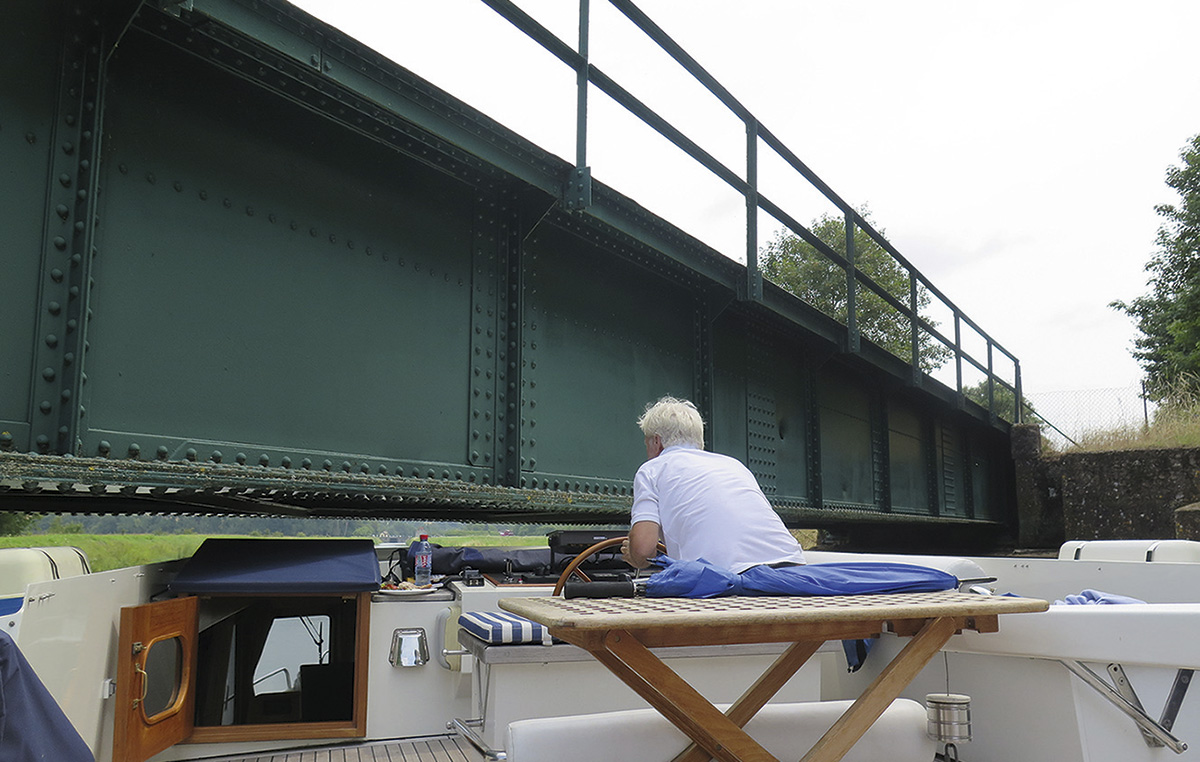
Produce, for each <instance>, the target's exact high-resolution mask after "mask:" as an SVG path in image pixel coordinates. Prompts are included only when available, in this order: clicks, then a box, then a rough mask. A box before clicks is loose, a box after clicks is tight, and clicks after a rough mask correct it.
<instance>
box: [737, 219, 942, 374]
mask: <svg viewBox="0 0 1200 762" xmlns="http://www.w3.org/2000/svg"><path fill="white" fill-rule="evenodd" d="M860 214H861V215H862V217H863V219H865V220H867V221H868V222H870V212H868V211H866V210H863V211H862V212H861V213H860ZM810 230H811V231H812V232H813V234H815V235H816V236H817V238H819V239H820V240H821V241H823V242H824V243H826V244H828V245H829V247H830V248H831V249H833V250H834V251H836V252H837V253H838V254H840V255H841V256H843V257H845V256H846V221H845V219H843V218H841V217H835V216H831V215H829V214H825V215H822V216H821V217H820V218H819V219H817V220H814V221H813V223H812V226H811V227H810ZM880 232H881V233H882V231H880ZM759 266H760V269H761V270H762V274H763V276H764V277H766V278H768V279H770V280H772V281H774V282H775V283H776V284H778V285H779V286H782V287H783V288H784V289H786V290H788V291H790V292H791V293H793V294H795V295H796V296H798V297H800V298H801V299H803V300H804V301H805V302H807V303H808V304H810V305H812V306H813V307H816V308H817V309H819V310H820V311H821V312H824V313H825V314H826V315H829V316H830V317H832V318H834V319H836V320H839V321H841V322H843V323H846V322H847V315H846V303H847V299H846V294H847V291H846V271H845V270H844V269H842V268H841V267H840V266H839V265H838V264H836V263H834V262H833V261H832V260H830V259H829V258H828V257H826V256H825V255H824V254H822V253H821V252H820V251H818V250H817V248H816V247H815V246H813V245H812V244H810V243H809V242H807V241H805V240H804V239H802V238H800V237H799V236H796V235H793V234H792V233H789V232H787V231H786V230H782V229H781V230H779V231H778V232H777V233H776V234H775V238H773V239H772V240H771V241H770V242H769V243H768V244H767V246H766V248H765V249H763V250H762V251H761V252H760V257H759ZM854 266H855V269H857V270H859V271H860V272H862V273H863V274H865V275H866V276H867V277H869V278H870V279H871V280H873V281H875V283H877V284H879V286H880V287H881V288H883V289H884V290H885V291H887V293H888V294H890V295H891V296H893V297H894V298H895V299H897V300H898V301H900V302H901V303H902V304H906V305H907V304H909V282H908V271H907V270H905V268H904V267H902V266H901V265H900V263H899V262H897V261H896V260H895V259H893V258H892V257H891V255H890V254H888V253H887V251H885V250H884V249H883V247H882V246H880V245H879V244H878V243H877V242H876V241H875V239H874V238H872V237H871V236H870V235H869V234H868V233H867V232H866V231H864V230H862V229H858V228H856V229H855V231H854ZM930 301H931V299H930V296H929V293H928V292H927V291H926V290H925V288H924V286H920V285H918V287H917V312H918V314H921V315H922V317H923V318H925V320H926V321H927V322H929V323H930V324H931V325H935V326H936V325H937V323H936V322H934V321H932V320H930V319H929V318H928V317H926V316H925V315H924V314H922V313H923V311H924V310H925V308H927V307H928V306H929V304H930ZM854 313H855V321H856V325H857V326H858V330H859V332H860V333H861V334H862V335H863V336H864V337H865V338H867V339H869V340H871V341H872V342H874V343H875V344H878V345H879V346H881V347H883V348H884V349H886V350H887V351H889V352H891V353H892V354H894V355H896V356H897V357H901V358H903V359H905V360H911V359H912V321H911V320H910V319H909V318H908V316H907V315H905V314H903V313H901V312H899V311H898V310H896V308H895V307H893V306H892V305H890V304H888V303H887V302H886V301H884V300H883V299H882V298H881V297H880V296H879V295H878V294H876V293H875V292H874V291H872V290H870V288H869V287H867V286H864V285H862V283H861V282H860V283H859V285H858V288H857V289H856V290H855V309H854ZM917 344H918V348H919V355H920V363H921V369H922V370H923V371H925V372H926V373H929V372H931V371H933V370H935V369H937V368H939V367H941V366H942V365H943V364H944V363H945V362H946V360H947V359H948V358H949V357H950V354H951V353H950V350H949V349H948V348H947V347H946V346H944V345H943V344H942V343H941V342H939V341H937V340H935V339H933V338H932V337H931V336H929V335H928V334H927V333H925V332H924V331H920V332H919V333H918V337H917Z"/></svg>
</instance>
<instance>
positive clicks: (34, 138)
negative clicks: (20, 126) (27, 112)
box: [25, 132, 37, 145]
mask: <svg viewBox="0 0 1200 762" xmlns="http://www.w3.org/2000/svg"><path fill="white" fill-rule="evenodd" d="M25 142H26V143H28V144H29V145H33V144H34V143H36V142H37V135H34V134H33V133H32V132H27V133H25Z"/></svg>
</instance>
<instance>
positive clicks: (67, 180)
mask: <svg viewBox="0 0 1200 762" xmlns="http://www.w3.org/2000/svg"><path fill="white" fill-rule="evenodd" d="M58 182H59V183H61V184H62V187H64V188H70V187H71V176H70V175H68V174H67V173H66V172H63V173H62V174H61V175H59V176H58Z"/></svg>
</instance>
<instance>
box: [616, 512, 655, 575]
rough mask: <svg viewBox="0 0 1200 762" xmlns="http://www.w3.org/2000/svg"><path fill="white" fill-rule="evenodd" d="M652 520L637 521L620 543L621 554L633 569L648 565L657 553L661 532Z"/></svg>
mask: <svg viewBox="0 0 1200 762" xmlns="http://www.w3.org/2000/svg"><path fill="white" fill-rule="evenodd" d="M661 531H662V530H661V529H660V528H659V526H658V524H657V523H656V522H653V521H639V522H638V523H636V524H634V525H633V526H632V527H630V529H629V537H628V538H627V539H626V540H625V542H623V543H621V556H622V558H624V559H625V562H626V563H628V564H629V565H630V566H632V567H633V568H635V569H644V568H646V567H647V566H649V565H650V559H652V558H654V557H655V556H657V555H658V538H659V535H660V533H661Z"/></svg>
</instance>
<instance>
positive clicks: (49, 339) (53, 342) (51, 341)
mask: <svg viewBox="0 0 1200 762" xmlns="http://www.w3.org/2000/svg"><path fill="white" fill-rule="evenodd" d="M46 346H48V347H51V348H54V347H57V346H58V337H57V336H55V335H54V334H49V335H48V336H46Z"/></svg>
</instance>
